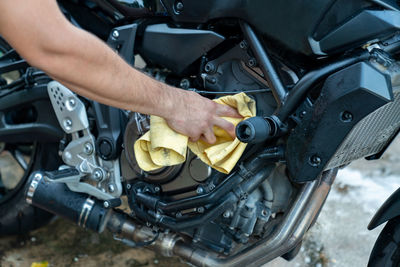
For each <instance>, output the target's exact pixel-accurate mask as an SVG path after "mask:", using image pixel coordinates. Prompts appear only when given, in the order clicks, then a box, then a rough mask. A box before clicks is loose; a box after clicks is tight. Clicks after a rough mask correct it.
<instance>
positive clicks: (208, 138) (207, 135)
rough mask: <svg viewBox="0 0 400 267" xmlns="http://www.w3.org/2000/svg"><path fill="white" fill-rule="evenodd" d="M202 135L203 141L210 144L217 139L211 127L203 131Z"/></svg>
mask: <svg viewBox="0 0 400 267" xmlns="http://www.w3.org/2000/svg"><path fill="white" fill-rule="evenodd" d="M203 136H204V139H205V141H206V142H207V143H209V144H211V145H212V144H214V143H215V142H216V141H217V138H216V137H215V135H214V131H213V130H212V129H207V130H206V131H205V132H204V133H203Z"/></svg>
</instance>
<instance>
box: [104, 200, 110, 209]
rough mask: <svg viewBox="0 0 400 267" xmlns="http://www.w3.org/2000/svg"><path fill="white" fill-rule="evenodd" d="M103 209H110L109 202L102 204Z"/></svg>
mask: <svg viewBox="0 0 400 267" xmlns="http://www.w3.org/2000/svg"><path fill="white" fill-rule="evenodd" d="M103 207H104V208H106V209H108V208H109V207H110V202H108V201H107V200H106V201H104V202H103Z"/></svg>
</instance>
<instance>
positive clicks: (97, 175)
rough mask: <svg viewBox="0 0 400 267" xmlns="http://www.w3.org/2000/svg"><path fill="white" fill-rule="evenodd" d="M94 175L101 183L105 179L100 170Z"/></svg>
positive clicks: (95, 171)
mask: <svg viewBox="0 0 400 267" xmlns="http://www.w3.org/2000/svg"><path fill="white" fill-rule="evenodd" d="M92 174H93V178H94V179H95V180H96V181H101V180H102V179H103V172H102V171H101V170H100V169H98V168H97V169H95V170H94V171H93V173H92Z"/></svg>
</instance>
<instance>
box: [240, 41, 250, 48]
mask: <svg viewBox="0 0 400 267" xmlns="http://www.w3.org/2000/svg"><path fill="white" fill-rule="evenodd" d="M239 47H240V48H241V49H247V47H248V46H247V42H246V41H244V40H243V41H241V42H240V44H239Z"/></svg>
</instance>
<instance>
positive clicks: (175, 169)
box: [0, 0, 400, 266]
mask: <svg viewBox="0 0 400 267" xmlns="http://www.w3.org/2000/svg"><path fill="white" fill-rule="evenodd" d="M58 3H59V6H60V8H61V10H62V12H63V13H64V14H65V16H66V17H67V18H68V19H69V20H70V22H71V23H73V24H74V25H75V26H76V27H80V28H83V29H85V30H87V31H89V32H91V33H93V34H95V35H96V36H97V37H99V38H100V39H102V40H103V41H104V42H106V43H107V44H108V45H109V46H110V47H111V48H112V49H114V50H115V51H116V53H118V54H119V55H120V56H121V57H122V58H124V59H125V60H126V61H127V62H128V63H130V64H131V65H132V66H136V67H138V68H140V69H141V70H142V71H143V72H145V73H147V74H148V75H150V76H152V77H154V78H155V79H157V80H159V81H161V82H164V83H167V84H170V85H173V86H176V87H180V88H182V89H183V90H192V91H195V92H197V93H199V94H201V95H203V96H206V97H209V98H210V99H213V98H216V97H220V96H225V95H232V94H236V93H240V92H244V93H246V94H247V95H248V96H250V97H251V98H252V99H254V100H255V102H256V103H257V116H255V117H252V118H249V119H247V120H244V121H242V122H241V123H239V124H238V125H237V126H236V136H237V138H238V139H239V140H240V141H241V142H243V143H247V144H248V145H247V148H246V150H245V152H244V153H243V155H242V157H241V158H240V160H239V162H238V163H237V165H236V166H235V168H234V169H233V170H232V172H231V173H230V174H223V173H220V172H218V171H216V170H214V169H212V168H211V167H209V166H208V165H206V164H205V163H203V162H202V161H201V160H199V158H198V157H196V156H195V155H194V154H192V153H191V152H188V155H187V159H186V161H185V162H184V163H182V164H180V165H175V166H167V167H163V168H161V169H159V170H156V171H151V172H146V171H143V170H142V169H140V167H139V166H138V163H137V161H136V159H135V153H134V149H133V147H134V142H135V141H136V140H137V139H138V138H139V137H140V136H142V135H143V134H144V133H145V132H146V131H148V130H149V127H150V124H149V117H148V116H147V115H144V114H140V113H136V112H132V111H126V110H120V109H117V108H114V107H110V106H106V105H103V104H100V103H97V102H95V101H92V100H90V99H86V98H84V97H81V96H79V95H76V94H74V93H73V92H71V91H70V90H69V89H68V88H67V87H65V86H64V85H62V84H61V83H59V82H57V81H54V80H52V79H51V78H50V77H48V76H47V75H46V74H45V73H43V72H42V71H40V70H38V69H35V68H32V67H31V66H29V64H28V63H27V62H26V61H25V60H24V59H23V58H21V57H20V56H19V55H18V54H17V53H16V52H15V50H13V49H12V47H10V46H9V45H8V44H7V43H6V42H5V41H4V40H0V51H1V52H2V55H1V57H0V74H2V77H3V78H2V79H0V91H1V93H0V116H1V120H0V142H1V143H0V149H1V151H2V155H3V156H4V155H8V156H9V157H10V160H13V161H15V162H16V163H17V164H18V165H19V166H20V168H21V170H22V173H21V175H20V176H21V177H20V178H19V179H18V180H17V181H16V182H14V185H13V186H9V185H8V186H7V185H6V183H5V182H4V181H7V177H2V181H3V182H2V183H0V196H1V198H0V235H10V234H21V233H26V232H28V231H30V230H32V229H35V228H37V227H40V226H42V225H44V224H45V223H47V222H48V221H49V219H50V218H51V214H56V215H59V216H61V217H64V218H67V219H69V220H71V221H73V222H75V223H76V224H77V225H79V226H81V227H84V228H88V229H91V230H94V231H97V232H103V231H105V230H107V231H110V232H111V233H113V234H114V238H115V239H116V240H119V241H121V242H123V243H125V244H126V245H128V246H132V247H138V246H146V247H149V248H150V249H153V250H156V251H158V252H159V253H161V254H163V255H164V256H179V257H180V258H181V259H183V260H184V261H186V262H188V263H190V264H192V265H195V266H243V265H248V266H260V265H262V264H265V263H267V262H269V261H271V260H273V259H274V258H277V257H283V258H285V259H286V260H291V259H293V258H294V257H295V256H296V255H297V253H298V252H299V250H300V248H301V243H302V240H303V238H304V235H305V233H306V232H307V231H308V230H309V229H310V228H311V227H312V226H313V224H314V223H315V221H316V220H317V218H318V215H319V212H320V210H321V209H322V207H323V205H324V202H325V200H326V198H327V196H328V194H329V191H330V188H331V186H332V184H333V182H334V180H335V176H336V174H337V171H338V169H339V168H342V167H344V166H346V165H347V164H349V163H350V162H352V161H354V160H356V159H359V158H366V159H368V160H377V159H379V158H380V157H381V156H382V154H383V153H384V152H385V150H386V149H387V147H388V146H389V145H390V143H391V142H392V140H393V139H394V138H395V137H396V136H397V134H398V132H399V129H400V63H399V61H398V58H399V55H400V33H399V29H400V6H399V4H398V3H397V2H395V1H390V0H354V1H340V0H335V1H328V0H320V1H311V0H310V1H289V0H281V1H271V0H253V1H240V0H231V1H229V2H228V1H223V0H203V1H195V0H161V1H159V2H158V1H151V0H146V1H139V0H120V1H117V0H59V1H58ZM138 63H140V64H138ZM10 73H13V78H12V79H10V78H9V76H7V75H10ZM110 90H112V88H110ZM3 156H2V157H3ZM8 180H9V179H8ZM399 199H400V190H397V191H396V192H395V193H393V195H392V196H391V197H390V198H389V199H388V200H387V201H386V202H385V203H384V204H383V206H382V207H381V208H380V209H379V210H378V212H377V213H376V215H375V216H374V217H373V218H372V220H371V222H370V224H369V227H368V228H369V229H374V228H376V227H377V226H378V225H381V224H383V223H386V222H387V224H386V226H385V228H384V229H383V231H382V232H381V234H380V236H379V237H378V240H377V242H376V244H375V246H374V249H373V251H372V253H371V255H370V260H369V265H370V266H398V265H399V264H400V253H399V252H400V246H398V243H399V241H400V240H398V239H400V237H399V235H398V234H397V233H398V232H399V231H400V217H399V216H400V209H399V208H398V207H399V205H400V201H399ZM25 201H26V202H25ZM123 202H124V203H127V204H126V205H125V204H122V203H123ZM124 205H125V206H124ZM122 206H124V207H125V209H124V210H122V209H121V207H122Z"/></svg>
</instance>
